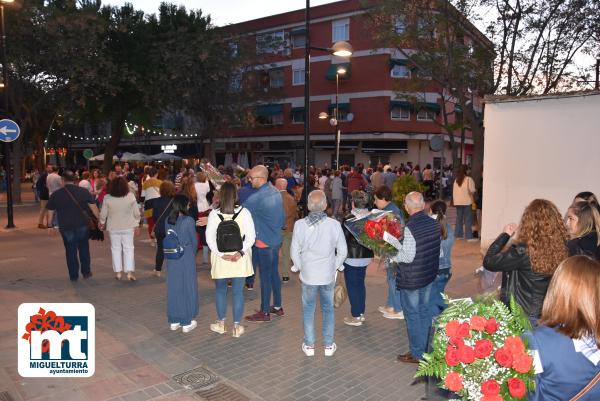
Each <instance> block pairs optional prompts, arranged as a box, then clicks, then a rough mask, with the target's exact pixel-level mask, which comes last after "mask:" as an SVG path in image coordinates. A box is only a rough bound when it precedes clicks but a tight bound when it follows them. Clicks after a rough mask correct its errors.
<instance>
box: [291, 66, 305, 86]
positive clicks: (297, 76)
mask: <svg viewBox="0 0 600 401" xmlns="http://www.w3.org/2000/svg"><path fill="white" fill-rule="evenodd" d="M304 75H305V74H304V69H301V70H294V71H293V73H292V85H304Z"/></svg>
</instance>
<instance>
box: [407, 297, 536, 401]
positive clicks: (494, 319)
mask: <svg viewBox="0 0 600 401" xmlns="http://www.w3.org/2000/svg"><path fill="white" fill-rule="evenodd" d="M529 329H531V324H530V323H529V320H528V319H527V317H526V316H525V314H524V312H523V310H522V309H521V307H520V306H519V305H518V304H517V303H516V302H515V301H514V299H511V301H510V308H509V307H507V306H506V305H505V304H504V303H502V302H501V301H498V300H495V301H493V302H492V303H491V304H490V303H472V302H469V301H458V302H455V303H453V304H452V305H451V306H450V307H449V308H448V309H446V310H445V311H444V312H443V313H442V314H441V315H440V316H439V317H438V319H437V323H436V325H435V334H434V337H433V352H431V353H429V354H424V355H423V360H422V361H421V363H420V364H419V369H418V370H417V374H416V376H417V377H423V376H435V377H438V378H439V379H441V380H442V382H441V383H440V387H441V388H444V389H447V390H450V391H452V392H454V393H455V394H457V395H458V396H459V397H461V398H460V399H462V400H465V401H467V400H468V401H516V400H523V399H525V398H526V397H527V393H528V391H532V390H533V389H534V385H535V380H534V369H533V358H532V355H531V353H530V351H528V350H527V346H526V344H525V342H524V341H523V340H522V339H521V336H522V334H523V333H524V332H525V330H529Z"/></svg>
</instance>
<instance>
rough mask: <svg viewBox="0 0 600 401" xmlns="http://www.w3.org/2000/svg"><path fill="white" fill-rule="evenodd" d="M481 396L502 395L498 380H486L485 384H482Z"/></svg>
mask: <svg viewBox="0 0 600 401" xmlns="http://www.w3.org/2000/svg"><path fill="white" fill-rule="evenodd" d="M481 394H483V395H498V394H500V385H499V384H498V382H497V381H496V380H493V379H490V380H486V381H484V382H483V383H481Z"/></svg>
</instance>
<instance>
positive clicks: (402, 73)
mask: <svg viewBox="0 0 600 401" xmlns="http://www.w3.org/2000/svg"><path fill="white" fill-rule="evenodd" d="M390 76H391V77H392V78H410V69H409V68H408V67H407V66H405V65H398V64H396V65H394V66H393V67H392V69H391V70H390Z"/></svg>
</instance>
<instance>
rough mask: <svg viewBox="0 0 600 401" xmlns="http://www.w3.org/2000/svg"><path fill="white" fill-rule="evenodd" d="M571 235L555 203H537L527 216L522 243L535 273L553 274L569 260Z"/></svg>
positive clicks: (519, 235) (521, 234) (533, 203)
mask: <svg viewBox="0 0 600 401" xmlns="http://www.w3.org/2000/svg"><path fill="white" fill-rule="evenodd" d="M568 238H569V234H568V233H567V228H566V227H565V224H564V222H563V219H562V216H561V214H560V212H559V211H558V208H557V207H556V206H555V205H554V203H552V202H550V201H548V200H545V199H535V200H533V201H532V202H531V203H530V204H529V205H528V206H527V207H526V208H525V211H524V212H523V216H522V217H521V224H520V226H519V233H518V240H519V241H520V242H523V243H525V244H526V245H527V252H528V254H529V260H530V261H531V270H533V271H534V272H535V273H541V274H552V273H554V270H556V267H557V266H558V264H559V263H560V262H561V261H563V260H564V259H565V258H566V257H567V256H568V249H567V240H568Z"/></svg>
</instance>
